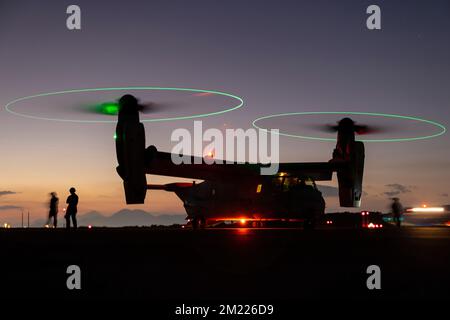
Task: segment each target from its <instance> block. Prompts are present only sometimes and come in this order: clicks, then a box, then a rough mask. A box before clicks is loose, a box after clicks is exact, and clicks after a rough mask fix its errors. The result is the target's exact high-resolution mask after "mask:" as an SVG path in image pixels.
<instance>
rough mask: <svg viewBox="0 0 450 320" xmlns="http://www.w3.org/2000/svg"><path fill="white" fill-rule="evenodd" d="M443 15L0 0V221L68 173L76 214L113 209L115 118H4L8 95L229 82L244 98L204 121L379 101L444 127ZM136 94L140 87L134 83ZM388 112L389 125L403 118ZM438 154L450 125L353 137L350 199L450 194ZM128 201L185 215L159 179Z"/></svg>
mask: <svg viewBox="0 0 450 320" xmlns="http://www.w3.org/2000/svg"><path fill="white" fill-rule="evenodd" d="M374 3H376V4H378V5H379V6H380V7H381V10H382V30H378V31H370V30H368V29H367V28H366V18H367V16H368V15H367V14H366V13H365V11H366V8H367V7H368V6H369V5H370V4H374ZM70 4H77V5H79V6H80V7H81V12H82V29H81V30H79V31H69V30H68V29H67V28H66V18H67V14H66V13H65V12H66V8H67V6H68V5H70ZM449 14H450V3H449V2H448V1H445V0H442V1H440V0H436V1H433V2H432V3H431V2H429V1H356V0H355V1H298V0H297V1H274V0H270V1H242V0H241V1H237V0H227V1H210V0H209V1H203V0H201V1H200V0H192V1H172V0H169V1H167V0H166V1H126V2H125V1H123V2H119V1H98V0H97V1H84V0H79V1H75V2H73V1H47V0H45V1H44V0H43V1H22V0H20V1H1V0H0V18H1V19H0V105H1V106H2V109H1V110H0V146H1V153H0V222H1V223H3V222H5V221H8V222H11V223H16V224H17V223H18V222H19V219H20V215H19V213H20V208H25V210H29V211H30V212H31V213H32V217H33V218H34V219H37V218H42V217H43V216H45V215H46V214H47V201H48V193H49V192H51V191H56V192H57V193H58V195H59V197H60V199H61V200H64V201H62V202H65V198H66V197H67V195H68V189H69V188H70V187H71V186H75V187H76V188H77V189H78V194H79V196H80V205H79V211H80V213H81V214H82V213H86V212H89V211H92V210H96V211H99V212H102V213H104V214H111V213H113V212H116V211H118V210H120V209H122V208H124V207H126V205H125V201H124V196H123V190H122V185H121V179H120V178H119V177H118V176H117V174H116V172H115V167H116V165H117V163H116V157H115V150H114V140H113V134H114V128H115V125H114V124H81V123H63V122H54V121H53V122H52V121H43V120H33V119H27V118H22V117H17V116H14V115H12V114H9V113H7V112H6V111H5V110H3V106H4V105H6V104H7V103H8V102H9V101H11V100H13V99H16V98H18V97H23V96H28V95H33V94H38V93H43V92H52V91H59V90H67V89H79V88H95V87H121V86H168V87H185V88H198V89H208V90H217V91H224V92H229V93H232V94H235V95H238V96H240V97H242V98H243V99H244V101H245V105H244V107H243V108H242V109H240V110H236V111H233V112H230V113H226V114H223V115H220V116H216V117H211V118H206V119H203V125H204V127H205V128H208V127H210V128H212V127H217V128H224V127H227V128H244V129H246V128H250V127H251V123H252V121H253V120H254V119H255V118H258V117H261V116H264V115H268V114H274V113H278V112H300V111H360V112H361V111H365V112H385V113H394V114H402V115H410V116H417V117H422V118H425V119H428V120H433V121H438V122H440V123H442V124H443V125H445V126H448V125H449V122H450V121H449V120H450V72H449V71H450V59H449V57H450V41H449V39H450V20H449V19H448V16H449ZM123 93H124V92H118V93H117V94H118V96H117V98H118V97H120V95H121V94H123ZM138 96H139V95H138ZM139 97H140V98H142V100H146V99H152V98H153V97H152V95H151V94H150V93H148V92H146V93H142V95H141V96H139ZM110 98H111V95H110V94H108V95H105V94H103V93H102V94H99V95H98V96H96V95H94V94H89V95H70V96H68V97H66V98H65V99H66V100H64V102H61V101H59V100H54V101H52V100H51V99H49V100H45V101H46V103H48V104H49V105H46V106H43V102H42V101H38V100H36V102H33V101H29V102H28V103H27V104H26V105H22V106H20V105H17V108H18V109H17V110H19V108H21V109H20V110H22V111H27V112H28V111H29V112H30V113H32V114H35V115H38V114H41V112H45V115H47V116H48V115H49V112H50V111H51V110H52V108H53V110H58V112H60V113H61V114H64V112H66V111H65V110H66V109H67V110H69V109H70V108H72V107H73V106H74V105H76V104H78V103H81V102H85V101H91V100H92V101H94V100H96V101H97V100H98V101H102V100H103V99H110ZM191 98H192V97H191ZM161 99H163V100H164V99H167V101H178V102H179V101H185V100H187V99H190V98H189V97H181V98H180V97H178V96H176V95H175V96H170V95H167V96H166V97H162V98H161ZM180 99H181V100H180ZM183 99H184V100H183ZM34 103H36V104H34ZM218 103H219V104H220V101H219V102H218V101H213V100H211V105H210V106H209V102H208V101H207V103H205V102H199V104H198V106H197V104H196V102H195V101H191V102H189V103H187V102H186V104H185V105H184V109H183V115H184V114H189V113H198V112H199V111H205V110H209V109H208V108H209V107H211V110H212V111H216V110H218V109H219V110H220V109H221V108H222V106H221V105H219V106H218V105H217V104H218ZM47 107H48V108H47ZM197 107H198V108H200V109H197ZM49 110H50V111H49ZM55 112H56V111H55ZM168 112H173V111H168ZM72 116H73V117H77V114H76V112H75V111H74V110H73V108H72V109H70V110H69V111H68V113H67V117H72ZM93 117H96V115H93ZM108 119H109V118H108ZM336 120H337V119H336ZM364 120H365V119H361V121H364ZM314 121H316V122H317V121H322V120H321V119H314ZM367 121H369V122H370V121H373V119H367ZM381 121H383V120H381ZM323 122H324V123H329V122H330V118H326V119H323ZM300 123H305V119H304V118H302V119H300V118H299V126H300ZM389 125H393V126H397V128H396V129H397V131H398V130H400V133H399V134H401V126H402V125H403V123H401V124H399V123H397V124H395V123H394V124H391V123H389ZM408 125H409V126H410V124H405V126H408ZM192 126H193V123H192V121H191V120H180V121H174V122H164V123H150V124H146V132H147V137H146V138H147V144H155V145H156V146H157V147H158V149H159V150H164V151H170V150H171V148H172V147H173V143H172V142H171V141H170V134H171V132H172V130H174V129H176V128H188V129H190V128H192ZM408 130H412V131H414V130H415V129H414V128H412V129H411V128H410V127H408ZM417 130H418V133H419V134H421V133H423V132H424V130H425V131H426V130H431V131H430V132H431V133H433V132H434V131H433V130H435V129H434V128H420V129H417ZM427 132H428V131H427ZM397 133H398V132H397ZM397 133H395V132H394V133H393V134H397ZM425 133H426V132H425ZM280 144H281V146H280V151H281V154H280V156H281V160H282V161H285V162H296V161H327V160H329V159H330V157H331V153H332V150H333V147H334V143H332V142H312V141H305V140H299V139H293V138H287V137H280ZM449 167H450V141H449V138H448V134H447V135H443V136H440V137H438V138H435V139H431V140H424V141H416V142H405V143H370V144H366V168H365V177H364V190H365V192H366V193H367V194H366V195H365V197H364V199H363V208H364V209H368V210H385V209H386V207H387V205H388V203H389V200H388V199H389V197H391V196H392V195H397V196H398V197H400V198H401V200H402V202H403V203H404V205H406V206H408V205H410V206H413V205H420V204H422V203H429V204H436V205H441V204H447V203H450V199H449V194H450V170H449ZM149 180H150V181H151V182H152V183H165V182H171V181H180V179H176V178H162V177H153V176H152V177H149ZM328 185H331V186H336V185H337V182H336V181H335V180H334V181H333V182H331V183H329V184H328ZM326 200H327V207H328V210H329V211H330V210H338V209H339V207H338V202H337V198H336V197H333V196H331V197H327V199H326ZM129 208H139V209H144V210H146V211H149V212H152V213H155V214H163V213H180V214H183V213H184V209H183V207H182V203H181V201H179V200H178V198H177V197H176V196H175V195H173V194H170V193H165V192H163V191H151V192H149V193H147V200H146V204H145V205H139V206H129Z"/></svg>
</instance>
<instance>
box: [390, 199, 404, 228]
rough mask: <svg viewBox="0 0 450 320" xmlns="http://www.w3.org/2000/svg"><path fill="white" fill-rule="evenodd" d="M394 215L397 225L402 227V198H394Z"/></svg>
mask: <svg viewBox="0 0 450 320" xmlns="http://www.w3.org/2000/svg"><path fill="white" fill-rule="evenodd" d="M392 200H393V202H392V206H391V208H392V215H393V216H394V222H395V225H396V226H397V227H399V228H400V226H401V217H402V214H403V206H402V204H401V203H400V200H399V199H398V198H392Z"/></svg>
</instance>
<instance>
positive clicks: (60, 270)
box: [0, 228, 450, 302]
mask: <svg viewBox="0 0 450 320" xmlns="http://www.w3.org/2000/svg"><path fill="white" fill-rule="evenodd" d="M0 243H1V256H2V258H1V266H0V280H1V296H2V297H9V298H13V299H14V298H36V297H40V298H43V297H44V298H45V297H52V298H56V299H64V298H69V299H109V298H112V299H122V298H126V299H146V300H149V301H150V300H151V301H155V300H168V301H175V300H177V301H213V300H214V301H229V300H233V301H239V300H251V301H258V302H261V301H272V300H276V301H283V300H287V301H294V300H295V301H297V300H298V301H300V300H305V299H357V300H359V299H370V300H371V301H374V300H373V299H446V300H450V290H449V288H450V228H404V229H401V230H397V229H389V228H386V229H382V230H356V229H323V230H316V231H314V232H306V231H303V230H300V229H291V230H289V229H288V230H286V229H219V230H216V229H214V230H200V231H198V232H193V231H191V230H153V229H146V228H130V229H95V228H94V229H91V230H88V229H83V230H82V229H79V230H77V231H76V232H66V230H63V229H57V230H51V229H28V230H27V229H4V230H1V231H0ZM69 265H78V266H79V267H80V268H81V279H82V281H81V283H82V289H81V290H73V291H70V290H68V289H67V287H66V279H67V277H68V274H67V273H66V268H67V267H68V266H69ZM369 265H378V266H379V267H380V269H381V290H369V289H368V288H367V286H366V280H367V278H368V277H369V275H368V274H367V273H366V269H367V267H368V266H369Z"/></svg>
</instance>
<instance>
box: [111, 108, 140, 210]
mask: <svg viewBox="0 0 450 320" xmlns="http://www.w3.org/2000/svg"><path fill="white" fill-rule="evenodd" d="M116 154H117V161H118V163H119V166H118V167H117V173H118V174H119V176H120V177H121V178H122V180H123V187H124V190H125V198H126V202H127V204H139V203H144V201H145V196H146V193H147V179H146V176H145V130H144V126H143V124H142V123H140V122H139V114H138V111H137V110H134V108H131V109H130V108H128V109H127V105H126V104H125V105H121V109H120V111H119V119H118V122H117V127H116Z"/></svg>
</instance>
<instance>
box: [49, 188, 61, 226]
mask: <svg viewBox="0 0 450 320" xmlns="http://www.w3.org/2000/svg"><path fill="white" fill-rule="evenodd" d="M50 196H51V198H50V211H49V212H48V220H47V225H50V222H51V220H52V218H53V227H55V228H56V227H57V225H58V217H57V216H58V203H59V199H58V197H57V196H56V192H51V193H50Z"/></svg>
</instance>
